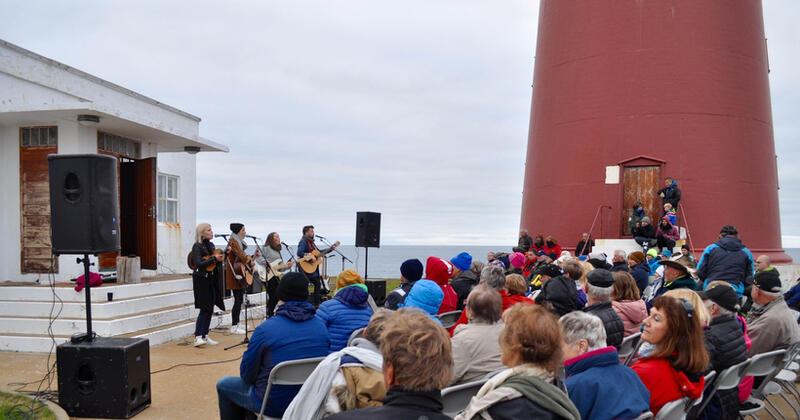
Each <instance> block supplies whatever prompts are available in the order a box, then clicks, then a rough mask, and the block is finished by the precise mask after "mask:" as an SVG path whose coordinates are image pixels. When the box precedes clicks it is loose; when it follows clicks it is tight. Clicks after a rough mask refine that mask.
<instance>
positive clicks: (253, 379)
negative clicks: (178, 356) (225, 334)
mask: <svg viewBox="0 0 800 420" xmlns="http://www.w3.org/2000/svg"><path fill="white" fill-rule="evenodd" d="M278 296H279V299H280V301H281V302H280V303H279V306H278V308H277V309H276V311H275V316H273V317H272V318H268V319H267V320H265V321H264V322H262V323H261V325H259V326H258V327H256V329H255V331H253V335H252V337H250V343H249V344H248V345H247V350H245V352H244V355H243V356H242V361H241V363H240V366H239V372H240V376H226V377H223V378H222V379H220V380H219V381H218V382H217V397H218V398H219V417H220V418H221V419H223V420H227V419H241V418H244V417H245V415H246V414H247V413H248V412H256V413H258V412H259V411H260V410H261V402H262V400H263V399H264V392H266V387H267V381H268V378H269V374H270V371H271V370H272V368H273V367H274V366H275V365H277V364H278V363H280V362H284V361H287V360H297V359H305V358H309V357H323V356H326V355H327V354H328V349H329V347H330V340H329V339H328V330H327V328H325V324H324V323H323V322H322V321H321V320H320V319H319V318H317V317H315V316H314V315H315V312H316V311H315V310H314V305H312V304H310V303H308V302H307V300H308V279H306V276H305V275H304V274H301V273H288V274H286V275H285V276H283V278H282V279H281V282H280V284H279V285H278ZM298 390H299V387H296V386H286V385H275V386H273V387H272V388H270V395H269V399H268V400H267V406H266V407H264V414H266V415H267V416H270V417H279V418H280V417H281V416H283V412H284V411H285V410H286V407H288V406H289V403H290V402H291V401H292V399H293V398H294V396H295V394H297V391H298Z"/></svg>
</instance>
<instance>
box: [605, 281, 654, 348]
mask: <svg viewBox="0 0 800 420" xmlns="http://www.w3.org/2000/svg"><path fill="white" fill-rule="evenodd" d="M611 274H612V275H613V276H614V291H613V292H611V306H612V307H613V308H614V311H616V312H617V315H619V317H620V319H622V323H623V324H624V325H625V337H627V336H629V335H631V334H635V333H637V332H639V331H640V330H641V327H642V322H644V320H645V318H647V305H645V303H644V301H643V300H642V299H641V296H640V295H639V287H638V286H637V285H636V280H634V279H633V276H631V274H630V273H628V272H627V271H615V272H613V273H611Z"/></svg>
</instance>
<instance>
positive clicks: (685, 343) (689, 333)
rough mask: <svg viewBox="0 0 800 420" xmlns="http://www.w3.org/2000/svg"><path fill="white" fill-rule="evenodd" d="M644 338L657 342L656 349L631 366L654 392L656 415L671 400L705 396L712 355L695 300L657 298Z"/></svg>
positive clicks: (652, 403)
mask: <svg viewBox="0 0 800 420" xmlns="http://www.w3.org/2000/svg"><path fill="white" fill-rule="evenodd" d="M642 341H644V342H646V343H650V344H652V345H654V346H655V349H654V352H653V353H652V354H650V355H649V356H648V357H645V358H643V359H641V360H639V361H638V362H636V363H635V364H634V365H633V366H631V368H632V369H633V370H634V371H635V372H636V374H638V375H639V378H640V379H641V380H642V382H643V383H644V385H645V386H646V387H647V389H648V390H649V391H650V411H652V412H653V414H654V415H655V414H658V411H659V410H661V407H662V406H664V404H666V403H668V402H670V401H674V400H677V399H681V398H684V397H688V398H692V399H697V398H700V396H702V394H703V387H704V386H705V378H704V377H703V372H704V371H705V370H706V367H707V366H708V361H709V358H708V353H707V352H706V348H705V345H704V343H703V327H702V326H701V325H700V322H699V321H698V319H697V316H695V310H694V307H693V306H692V304H691V303H689V302H687V301H685V300H679V299H675V298H673V297H669V296H659V297H658V298H656V299H655V301H653V308H652V309H651V310H650V316H649V317H647V319H646V320H645V321H644V331H643V332H642Z"/></svg>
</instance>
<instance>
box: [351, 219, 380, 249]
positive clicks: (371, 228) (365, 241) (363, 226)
mask: <svg viewBox="0 0 800 420" xmlns="http://www.w3.org/2000/svg"><path fill="white" fill-rule="evenodd" d="M356 247H370V248H380V247H381V214H380V213H374V212H371V211H359V212H357V213H356Z"/></svg>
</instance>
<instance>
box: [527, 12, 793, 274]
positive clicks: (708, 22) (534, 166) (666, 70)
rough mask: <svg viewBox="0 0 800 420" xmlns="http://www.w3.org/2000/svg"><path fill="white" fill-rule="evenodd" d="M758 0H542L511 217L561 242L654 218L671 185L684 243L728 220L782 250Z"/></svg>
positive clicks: (754, 240)
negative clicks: (518, 211)
mask: <svg viewBox="0 0 800 420" xmlns="http://www.w3.org/2000/svg"><path fill="white" fill-rule="evenodd" d="M768 73H769V62H768V59H767V45H766V39H765V37H764V21H763V16H762V10H761V2H759V1H746V0H737V1H733V2H716V1H696V0H671V1H642V0H637V1H633V0H632V1H614V0H601V1H587V2H583V1H563V0H542V2H541V6H540V10H539V35H538V41H537V46H536V62H535V69H534V84H533V101H532V109H531V121H530V132H529V138H528V154H527V161H526V169H525V186H524V193H523V203H522V218H521V226H522V227H525V228H527V229H528V230H529V231H530V232H532V233H538V232H544V233H548V234H552V235H554V236H555V237H556V238H558V239H559V240H560V241H561V243H562V244H564V245H567V246H569V245H573V242H575V243H577V241H578V239H579V238H580V233H581V232H584V231H587V230H589V228H590V226H591V225H592V222H593V221H594V220H596V223H595V227H594V230H593V232H592V234H593V235H594V236H595V237H605V238H620V237H626V236H629V235H630V232H629V229H628V228H627V218H628V216H629V214H630V212H631V207H632V205H633V203H634V202H635V201H642V202H643V203H644V204H645V208H646V211H647V213H648V215H650V216H651V218H653V220H656V221H657V220H658V218H660V216H661V214H662V209H661V199H660V197H658V196H657V195H656V191H657V190H658V189H659V188H661V187H663V182H664V178H665V177H667V176H669V177H672V178H674V179H676V180H677V182H678V186H679V187H680V188H681V190H682V192H683V199H682V200H681V204H680V205H681V208H679V209H678V225H679V226H681V227H685V228H687V230H688V232H689V235H690V236H691V239H692V241H691V242H692V243H693V245H694V247H695V248H696V249H695V251H700V250H702V247H704V246H705V245H708V244H710V243H712V242H713V241H715V240H716V239H717V235H718V233H719V230H720V228H721V227H722V226H723V225H735V226H736V227H737V228H738V229H739V237H740V238H741V239H742V241H743V242H744V243H745V245H746V246H747V247H748V248H750V250H751V251H752V252H753V254H755V255H758V254H761V253H766V254H768V255H770V256H771V257H772V260H773V262H788V261H791V258H790V257H789V256H788V255H786V253H785V252H784V251H783V249H782V248H781V230H780V220H779V215H778V176H777V166H776V156H775V146H774V142H773V136H772V113H771V110H770V96H769V81H768Z"/></svg>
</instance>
